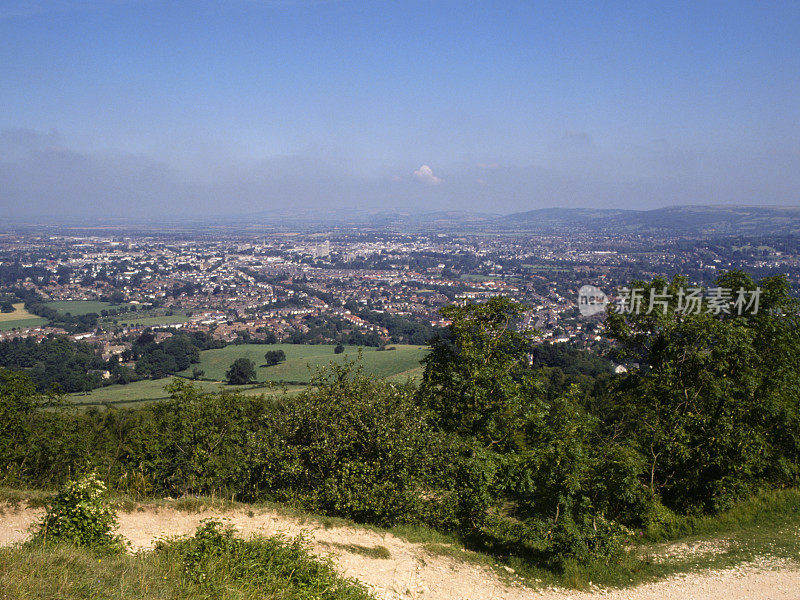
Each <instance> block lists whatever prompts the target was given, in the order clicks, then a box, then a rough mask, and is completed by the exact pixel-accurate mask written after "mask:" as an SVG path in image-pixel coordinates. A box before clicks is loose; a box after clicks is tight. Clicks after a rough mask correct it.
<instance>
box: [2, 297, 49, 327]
mask: <svg viewBox="0 0 800 600" xmlns="http://www.w3.org/2000/svg"><path fill="white" fill-rule="evenodd" d="M46 322H47V319H43V318H41V317H37V316H36V315H34V314H32V313H29V312H28V311H27V310H25V306H24V304H23V303H22V302H19V303H16V304H14V312H10V313H4V312H0V331H9V330H11V329H25V328H27V327H37V326H39V325H44V324H45V323H46Z"/></svg>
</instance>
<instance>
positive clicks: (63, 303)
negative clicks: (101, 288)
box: [45, 300, 123, 316]
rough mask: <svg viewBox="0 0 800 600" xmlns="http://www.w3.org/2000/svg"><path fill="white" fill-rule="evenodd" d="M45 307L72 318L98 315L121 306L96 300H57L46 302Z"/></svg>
mask: <svg viewBox="0 0 800 600" xmlns="http://www.w3.org/2000/svg"><path fill="white" fill-rule="evenodd" d="M45 306H47V307H48V308H52V309H53V310H56V311H58V312H60V313H61V314H67V313H69V314H71V315H73V316H78V315H88V314H89V313H96V314H98V315H99V314H100V312H101V311H103V310H108V309H109V308H118V307H120V306H123V305H122V304H111V303H110V302H100V301H98V300H57V301H55V302H47V303H45Z"/></svg>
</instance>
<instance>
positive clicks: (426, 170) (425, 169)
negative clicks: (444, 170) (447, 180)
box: [414, 165, 442, 185]
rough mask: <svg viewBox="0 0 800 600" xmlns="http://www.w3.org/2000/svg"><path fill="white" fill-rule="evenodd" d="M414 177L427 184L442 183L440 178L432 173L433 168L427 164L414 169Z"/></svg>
mask: <svg viewBox="0 0 800 600" xmlns="http://www.w3.org/2000/svg"><path fill="white" fill-rule="evenodd" d="M414 177H416V178H417V179H419V180H420V181H421V182H423V183H427V184H429V185H437V184H439V183H442V180H441V179H439V178H438V177H437V176H436V175H434V174H433V169H431V168H430V167H429V166H428V165H422V166H421V167H420V168H419V169H417V170H416V171H414Z"/></svg>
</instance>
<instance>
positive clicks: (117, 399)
mask: <svg viewBox="0 0 800 600" xmlns="http://www.w3.org/2000/svg"><path fill="white" fill-rule="evenodd" d="M174 379H176V378H174V377H167V378H164V379H155V380H153V379H144V380H142V381H135V382H133V383H129V384H127V385H109V386H106V387H103V388H98V389H96V390H92V391H91V392H88V393H80V394H70V395H69V396H67V401H68V402H69V403H70V404H73V405H75V406H81V407H89V406H100V405H104V404H113V405H114V406H117V407H124V406H134V405H136V404H140V403H143V402H152V401H154V400H164V399H166V398H168V397H169V394H168V393H167V391H166V390H165V389H164V388H165V387H166V386H167V385H169V384H170V383H172V381H173V380H174ZM192 383H194V384H195V385H197V386H198V387H199V388H200V389H202V390H203V391H204V392H223V391H227V392H230V391H239V392H241V393H243V394H245V395H256V394H278V393H281V392H282V389H281V388H280V387H278V386H267V385H259V386H253V385H225V384H220V383H216V382H212V381H193V382H192ZM300 389H302V386H289V387H287V392H288V393H295V392H297V391H299V390H300Z"/></svg>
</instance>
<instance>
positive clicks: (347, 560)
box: [0, 507, 800, 600]
mask: <svg viewBox="0 0 800 600" xmlns="http://www.w3.org/2000/svg"><path fill="white" fill-rule="evenodd" d="M40 515H41V511H40V510H32V509H28V508H20V509H18V510H14V509H12V508H8V507H6V509H5V512H4V513H2V514H1V515H0V545H8V544H11V543H14V542H19V541H22V540H24V539H25V538H26V537H27V535H28V533H27V531H28V528H29V527H30V525H31V523H32V522H34V521H35V520H36V519H37V518H38V517H39V516H40ZM208 518H216V519H223V520H226V521H228V522H230V523H231V524H232V525H234V526H235V527H236V528H237V529H238V530H239V531H240V532H241V533H242V534H243V535H245V536H247V535H251V534H254V533H261V534H267V535H269V534H275V533H282V534H285V535H289V536H293V535H297V534H298V533H300V532H301V531H305V532H306V533H307V535H308V538H309V541H310V542H311V544H312V547H313V548H314V550H315V551H316V552H318V553H319V554H326V555H331V556H333V557H334V559H335V560H336V563H337V564H338V565H339V568H340V570H341V572H342V573H344V574H345V575H347V576H349V577H353V578H355V579H358V580H360V581H362V582H364V583H365V584H367V585H368V586H369V587H370V588H371V589H372V590H373V591H374V592H375V593H376V594H377V595H378V597H380V598H383V599H385V600H395V599H408V598H419V599H422V600H467V599H470V600H472V599H474V600H493V599H497V600H500V599H504V600H524V599H533V598H544V599H547V600H568V599H571V600H590V599H597V598H605V599H608V600H628V599H630V600H634V599H635V600H656V599H658V600H708V599H720V600H755V599H769V600H800V568H798V567H797V566H794V565H791V566H789V565H783V566H782V565H779V564H774V563H770V564H761V565H756V564H754V565H748V566H743V567H737V568H732V569H724V570H720V571H710V572H705V573H702V574H690V575H684V576H677V577H673V578H670V579H667V580H664V581H660V582H658V583H653V584H647V585H642V586H639V587H637V588H635V589H629V590H600V589H598V590H596V591H594V592H575V591H571V590H566V591H565V590H532V589H528V588H525V587H523V586H521V585H514V584H508V583H506V582H503V581H502V580H501V579H500V578H498V576H497V574H496V573H495V572H493V571H492V570H491V569H489V568H487V567H485V566H483V565H478V564H473V563H470V562H463V561H459V560H456V559H454V558H450V557H445V556H440V555H432V554H431V553H429V552H428V551H426V550H425V549H424V548H423V547H422V546H420V545H419V544H412V543H410V542H407V541H404V540H402V539H400V538H397V537H395V536H393V535H391V534H386V533H378V532H374V531H369V530H363V529H356V528H352V527H331V528H324V527H322V526H321V525H319V524H317V523H315V522H306V523H301V522H300V520H298V519H296V518H292V517H287V516H285V515H281V514H279V513H277V512H274V511H269V510H261V509H259V510H255V511H243V510H234V511H226V512H224V513H219V512H214V511H203V512H200V513H188V512H181V511H177V510H173V509H171V508H158V509H155V508H150V507H148V508H146V509H144V510H139V511H135V512H127V513H126V512H122V513H120V514H119V521H120V530H119V532H120V533H121V534H122V535H123V536H125V538H127V539H128V540H129V541H130V542H131V545H132V547H133V548H134V549H136V550H141V549H148V548H151V547H152V545H153V543H154V541H155V540H156V539H158V538H159V537H164V536H172V535H182V534H189V533H192V532H193V531H194V530H195V528H196V527H197V525H198V524H199V523H200V521H201V520H202V519H208ZM379 547H383V548H385V549H386V550H388V552H389V554H390V557H389V558H376V557H374V556H367V555H364V554H361V552H364V551H365V549H373V550H374V549H376V548H379ZM382 552H383V554H384V555H385V554H386V552H385V551H382Z"/></svg>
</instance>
